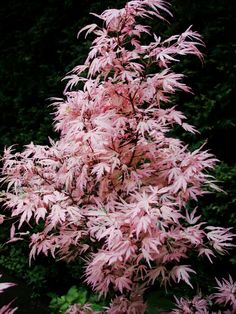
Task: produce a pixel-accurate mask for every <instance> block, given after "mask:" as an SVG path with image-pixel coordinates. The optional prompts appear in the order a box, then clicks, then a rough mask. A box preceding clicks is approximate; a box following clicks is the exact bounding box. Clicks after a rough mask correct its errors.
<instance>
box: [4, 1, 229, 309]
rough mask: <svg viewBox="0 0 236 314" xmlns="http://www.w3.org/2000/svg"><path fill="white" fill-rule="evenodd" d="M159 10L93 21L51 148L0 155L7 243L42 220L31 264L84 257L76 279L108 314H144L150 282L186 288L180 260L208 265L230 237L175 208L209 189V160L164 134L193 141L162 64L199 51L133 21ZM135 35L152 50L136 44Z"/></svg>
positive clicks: (154, 5)
mask: <svg viewBox="0 0 236 314" xmlns="http://www.w3.org/2000/svg"><path fill="white" fill-rule="evenodd" d="M162 11H164V12H165V13H166V14H169V10H168V6H167V4H166V2H165V1H162V0H134V1H130V2H128V3H127V4H126V6H125V8H123V9H120V10H116V9H111V10H106V11H105V12H103V13H102V14H101V15H96V14H94V15H96V16H97V17H98V18H99V19H101V20H102V21H103V26H102V27H99V26H98V25H97V24H91V25H88V26H86V27H84V29H82V30H81V31H80V33H81V32H82V31H86V34H89V33H93V34H94V35H95V39H94V40H93V43H92V46H91V49H90V52H89V54H88V57H87V59H86V61H85V63H84V64H83V65H78V66H76V67H75V68H74V69H73V70H72V71H71V73H69V74H68V76H66V78H65V79H66V80H68V83H67V85H66V89H65V91H64V97H63V98H55V99H54V107H55V109H56V111H55V129H56V130H57V131H59V132H60V138H59V139H58V140H57V141H56V142H54V141H52V140H50V145H49V146H40V145H34V144H33V143H31V144H29V145H26V147H25V149H24V151H23V152H21V153H16V152H13V150H12V148H7V149H6V150H5V153H4V157H3V162H4V165H3V169H2V173H3V175H4V178H3V181H4V182H6V183H7V185H8V188H7V190H6V192H5V193H4V194H3V196H2V198H3V200H4V202H5V206H6V208H7V209H8V210H10V212H11V216H12V217H15V218H16V221H15V223H14V225H13V229H12V232H11V238H12V241H14V240H17V239H21V238H22V236H24V234H25V233H22V232H21V231H20V228H21V226H24V230H26V229H27V226H28V230H29V231H30V230H31V226H34V225H35V224H36V225H37V224H39V223H40V222H42V221H43V222H44V229H43V230H42V231H41V232H38V233H33V234H31V236H30V247H31V253H30V259H32V258H35V257H36V255H38V254H39V253H43V254H46V255H47V254H49V253H51V254H52V255H53V256H55V254H57V255H59V256H61V257H62V258H65V259H66V260H68V261H71V260H73V259H75V258H76V257H78V256H81V255H82V256H85V257H86V260H87V267H86V270H85V281H86V282H87V283H88V284H89V285H91V287H92V288H93V289H94V290H95V291H97V292H98V293H99V294H100V295H105V296H106V295H107V294H109V293H110V292H112V294H113V295H114V296H115V297H114V298H113V300H112V301H111V306H110V308H109V309H107V312H108V313H130V314H131V313H144V311H145V308H146V305H145V303H144V301H143V294H144V292H145V290H146V289H147V288H148V287H149V286H150V285H151V284H152V283H154V282H155V281H158V282H159V283H160V285H164V286H165V287H167V286H168V285H170V284H173V283H179V282H185V283H186V284H188V285H189V286H191V287H192V284H191V280H190V276H191V274H192V273H195V270H193V269H192V268H191V266H190V265H186V262H185V261H186V260H187V259H188V257H189V253H191V252H196V254H198V255H199V256H202V255H203V256H206V257H207V258H208V259H209V260H210V261H211V262H212V258H213V257H214V255H215V253H216V252H219V253H224V252H226V250H227V249H228V248H230V247H231V241H232V238H233V235H232V234H231V232H230V230H229V229H225V228H219V227H208V226H206V224H205V223H202V222H199V219H200V216H201V214H199V213H198V214H196V210H194V211H188V210H187V208H186V205H187V203H188V202H189V201H190V200H195V201H197V200H198V198H199V197H200V196H202V195H204V194H205V193H207V189H209V187H210V188H215V184H214V178H213V177H212V176H211V175H209V173H208V170H210V169H212V168H213V167H214V165H215V163H216V161H217V160H216V159H215V158H214V156H213V155H212V154H210V153H209V152H208V151H204V150H202V148H199V149H197V150H195V151H190V150H189V149H188V146H187V145H186V144H184V143H183V142H182V141H180V140H179V139H177V138H173V137H171V136H170V131H171V130H172V129H173V128H174V127H175V126H176V125H178V126H180V127H182V128H183V130H185V131H188V132H192V133H195V132H196V130H195V129H194V127H193V126H191V125H189V124H188V123H186V117H185V116H184V114H183V113H182V112H181V111H179V110H177V109H176V105H172V106H169V105H168V104H169V102H170V99H171V96H172V94H174V93H175V92H176V91H184V92H190V91H191V90H190V88H189V87H188V86H186V85H185V83H184V82H183V77H184V76H183V75H182V74H179V73H174V72H173V71H172V65H173V63H175V62H177V61H179V58H180V57H181V56H184V55H196V56H197V57H199V58H200V59H202V54H201V52H200V50H199V47H200V46H202V45H203V43H202V40H201V36H200V35H199V34H198V33H197V32H195V31H193V30H192V29H191V27H189V28H188V29H187V30H186V31H185V32H184V33H182V34H180V35H174V36H171V37H170V38H168V39H164V40H162V39H161V37H158V36H157V35H155V34H152V32H151V29H150V27H148V26H146V25H142V24H139V23H138V22H137V18H138V21H139V20H140V18H145V19H146V18H151V17H152V18H155V17H157V18H162V15H161V12H162ZM80 33H79V34H80ZM143 34H149V35H151V36H152V41H151V42H150V43H148V44H145V45H143V44H142V42H141V38H142V35H143ZM77 84H78V85H79V86H80V85H81V86H83V87H82V88H81V89H76V86H77ZM197 215H198V216H197ZM217 300H218V302H220V301H219V300H223V299H217ZM224 300H226V299H224ZM227 300H228V299H227ZM195 302H199V304H200V303H201V304H202V302H203V301H201V300H199V299H196V300H195ZM180 303H181V304H182V303H183V302H182V301H180ZM203 303H204V302H203ZM79 313H80V312H79ZM81 313H82V312H81ZM83 313H87V312H86V311H85V312H83ZM186 313H187V312H186ZM199 313H200V312H199Z"/></svg>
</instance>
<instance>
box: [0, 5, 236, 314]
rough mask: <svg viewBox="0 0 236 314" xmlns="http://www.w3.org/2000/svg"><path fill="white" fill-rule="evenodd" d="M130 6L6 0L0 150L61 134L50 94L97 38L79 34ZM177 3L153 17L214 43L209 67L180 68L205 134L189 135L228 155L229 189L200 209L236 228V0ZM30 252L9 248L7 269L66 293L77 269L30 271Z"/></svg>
mask: <svg viewBox="0 0 236 314" xmlns="http://www.w3.org/2000/svg"><path fill="white" fill-rule="evenodd" d="M124 3H125V1H123V0H122V1H121V0H119V1H109V0H103V1H89V0H83V1H81V0H37V1H32V0H18V1H17V0H8V1H1V4H0V111H1V114H0V150H1V153H0V154H2V151H3V148H4V146H5V145H6V146H9V145H12V144H15V143H17V144H18V148H17V149H19V150H20V149H22V146H23V145H25V144H27V143H29V142H30V141H33V142H34V143H37V144H47V143H48V136H50V137H53V138H57V137H58V134H55V133H54V132H53V127H52V119H53V116H52V108H50V107H49V104H50V101H49V100H48V98H50V97H61V96H62V90H63V87H64V86H65V84H64V82H61V79H62V78H63V77H64V76H65V74H66V72H68V71H69V70H71V69H72V68H73V67H74V66H75V65H77V64H81V63H83V62H84V60H85V58H86V54H87V52H88V50H89V46H90V41H89V40H90V39H91V37H89V38H88V40H84V39H83V38H82V37H80V39H79V40H77V39H76V36H77V33H78V31H79V29H80V28H81V27H83V26H85V25H86V24H89V23H92V22H94V17H93V16H91V15H89V12H96V13H101V12H102V11H103V10H104V9H107V8H109V7H110V8H111V7H116V8H119V7H122V5H123V4H124ZM171 4H172V9H171V11H172V12H173V14H174V17H173V18H169V21H170V22H171V24H170V25H168V24H160V23H159V22H157V21H153V22H152V24H153V27H154V30H155V32H156V33H157V34H158V35H161V36H162V37H165V36H168V35H169V34H173V33H179V32H181V31H184V30H185V29H186V28H187V27H188V26H189V25H191V24H193V29H194V30H197V31H198V32H199V33H200V34H202V36H203V39H204V42H205V44H206V48H203V52H204V54H205V62H204V64H203V65H201V63H200V62H199V61H197V60H195V59H193V58H184V59H182V60H181V62H180V64H178V65H177V66H176V71H179V72H180V73H181V72H183V73H184V74H186V75H187V76H188V78H186V82H187V83H188V84H189V85H190V86H191V87H192V88H193V91H194V95H182V94H180V95H177V96H176V99H175V103H177V104H178V106H179V109H180V110H182V111H183V112H184V113H185V114H186V115H187V117H188V118H189V123H191V124H194V125H195V126H196V127H197V129H198V130H200V132H201V133H200V135H197V136H189V135H187V134H182V135H181V136H182V138H183V139H184V140H185V141H186V142H188V143H189V144H190V146H191V147H193V148H194V147H198V146H199V145H200V144H202V143H203V142H204V141H206V140H207V144H206V147H207V148H208V149H210V150H211V151H212V152H213V153H214V154H215V155H216V156H217V158H218V159H220V160H221V162H220V163H219V164H218V166H217V167H216V169H215V171H214V173H213V174H214V175H215V176H216V177H217V179H218V180H219V181H220V183H219V184H220V186H221V187H222V188H223V189H224V190H225V193H216V194H212V195H210V196H208V197H206V198H204V199H203V200H201V201H200V202H199V207H200V209H201V210H202V214H203V218H204V220H207V221H208V222H209V223H212V224H215V225H223V226H231V227H233V228H235V226H236V214H235V205H236V157H235V148H236V140H235V138H236V132H235V130H236V115H235V113H234V112H235V109H234V107H235V99H236V74H235V73H236V72H235V70H236V40H235V29H236V23H235V19H236V1H235V0H225V1H223V0H207V1H206V0H184V1H183V0H172V1H171ZM7 236H8V234H7V226H6V227H2V229H1V232H0V239H1V241H2V242H4V241H5V239H6V238H7ZM27 254H28V249H27V247H26V246H24V245H22V244H16V245H15V246H13V245H12V246H7V247H6V246H4V247H3V248H1V249H0V266H2V267H4V269H5V270H6V272H7V273H8V274H10V275H12V276H13V278H17V280H20V281H24V283H25V284H27V285H28V286H29V287H31V288H32V291H33V293H34V294H35V296H36V297H37V296H40V295H43V293H45V291H43V290H50V289H51V290H53V289H54V290H56V291H57V289H56V288H55V286H63V287H64V290H65V289H66V288H68V287H69V286H70V285H72V282H74V281H76V276H75V275H74V276H73V274H76V272H75V271H74V272H73V271H72V273H73V274H69V272H70V271H69V270H68V268H66V267H65V266H62V265H59V266H58V264H57V266H55V265H54V266H51V264H50V266H49V264H47V262H46V261H45V260H44V259H42V260H40V261H39V262H38V264H35V265H34V266H33V268H31V273H29V272H28V270H27V265H28V264H27ZM234 256H235V254H232V255H231V256H228V257H227V258H225V259H223V258H220V259H219V261H218V264H217V263H216V266H215V272H216V273H217V274H218V273H219V276H220V275H221V274H222V275H223V274H224V273H226V272H227V271H228V270H229V269H231V272H232V271H233V269H234V265H235V264H236V258H235V257H234ZM51 263H52V262H51ZM16 265H18V269H17V267H16ZM19 265H20V266H19ZM52 265H53V264H52ZM75 267H76V266H75ZM79 267H80V266H78V267H77V273H79V270H78V269H79ZM65 269H66V270H65ZM62 273H63V276H62ZM208 273H209V272H208V269H207V267H206V268H204V267H203V269H202V277H201V278H202V279H203V281H204V278H207V276H208V275H209V274H208ZM209 276H210V275H209ZM212 276H213V274H212ZM52 282H54V283H55V284H54V285H53V284H52ZM206 282H207V280H206ZM59 290H60V289H59ZM61 290H62V291H64V290H63V288H62V289H61ZM26 312H27V311H26ZM22 313H23V312H22Z"/></svg>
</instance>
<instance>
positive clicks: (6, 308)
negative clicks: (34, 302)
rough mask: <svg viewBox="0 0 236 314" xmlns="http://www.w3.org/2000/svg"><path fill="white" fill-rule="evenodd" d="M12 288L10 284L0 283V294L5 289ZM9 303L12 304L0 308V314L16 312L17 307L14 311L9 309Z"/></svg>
mask: <svg viewBox="0 0 236 314" xmlns="http://www.w3.org/2000/svg"><path fill="white" fill-rule="evenodd" d="M1 277H2V275H0V278H1ZM13 286H15V284H14V283H11V282H2V283H0V293H3V292H4V291H5V290H6V289H8V288H10V287H13ZM11 303H12V302H10V303H9V304H6V305H3V306H2V307H1V308H0V314H13V313H15V312H16V310H17V307H15V308H14V309H13V308H11Z"/></svg>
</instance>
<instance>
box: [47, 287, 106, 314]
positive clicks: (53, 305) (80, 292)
mask: <svg viewBox="0 0 236 314" xmlns="http://www.w3.org/2000/svg"><path fill="white" fill-rule="evenodd" d="M49 296H50V297H51V302H50V305H49V308H50V309H51V311H52V314H53V313H55V314H64V313H65V312H66V310H67V309H68V308H69V307H70V306H71V305H73V304H81V305H84V304H86V303H88V304H90V305H91V308H92V309H93V310H94V311H99V310H102V308H103V307H104V306H105V303H104V302H102V301H101V300H99V298H98V296H97V295H95V294H90V293H89V292H88V291H87V290H86V289H85V288H77V287H76V286H72V287H71V288H70V289H69V290H68V292H67V293H66V294H65V295H62V296H58V295H57V294H55V293H49Z"/></svg>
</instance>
